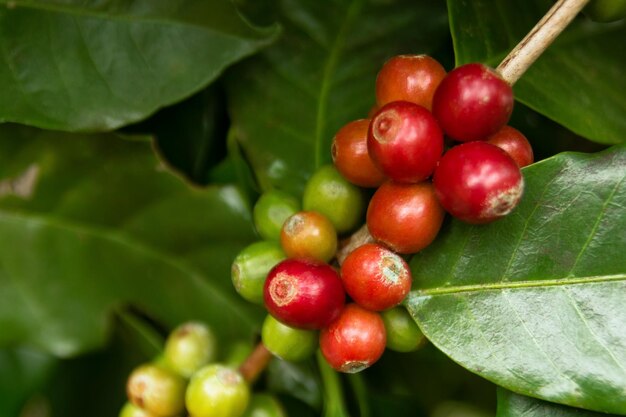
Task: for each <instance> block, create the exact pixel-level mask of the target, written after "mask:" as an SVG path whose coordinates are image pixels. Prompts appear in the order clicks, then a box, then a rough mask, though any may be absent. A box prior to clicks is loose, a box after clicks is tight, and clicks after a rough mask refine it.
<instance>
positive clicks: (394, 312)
mask: <svg viewBox="0 0 626 417" xmlns="http://www.w3.org/2000/svg"><path fill="white" fill-rule="evenodd" d="M380 316H381V317H382V318H383V322H384V323H385V330H386V332H387V348H389V349H391V350H395V351H396V352H412V351H414V350H417V349H418V348H419V347H420V346H422V345H423V344H424V343H425V342H426V338H425V337H424V334H423V333H422V332H421V330H420V329H419V327H417V323H415V320H413V318H412V317H411V315H410V314H409V312H408V311H406V309H405V308H404V307H400V306H398V307H394V308H392V309H390V310H387V311H383V312H382V313H380Z"/></svg>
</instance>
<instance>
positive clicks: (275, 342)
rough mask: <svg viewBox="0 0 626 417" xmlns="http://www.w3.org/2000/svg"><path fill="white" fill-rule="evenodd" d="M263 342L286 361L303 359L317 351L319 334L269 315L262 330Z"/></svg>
mask: <svg viewBox="0 0 626 417" xmlns="http://www.w3.org/2000/svg"><path fill="white" fill-rule="evenodd" d="M261 338H262V340H263V344H264V345H265V347H266V348H267V350H269V351H270V352H272V353H273V354H274V355H275V356H278V357H279V358H281V359H284V360H286V361H294V362H295V361H301V360H303V359H306V358H308V357H309V356H311V355H313V353H315V350H316V349H317V345H318V334H317V332H315V331H313V330H304V329H296V328H295V327H290V326H287V325H286V324H282V323H281V322H279V321H278V320H276V319H275V318H274V317H272V316H271V315H268V316H267V317H266V318H265V321H264V322H263V328H262V330H261Z"/></svg>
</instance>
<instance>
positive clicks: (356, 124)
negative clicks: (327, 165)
mask: <svg viewBox="0 0 626 417" xmlns="http://www.w3.org/2000/svg"><path fill="white" fill-rule="evenodd" d="M376 110H378V109H376ZM369 125H370V119H360V120H355V121H353V122H350V123H348V124H347V125H345V126H343V127H342V128H341V129H339V131H338V132H337V134H336V135H335V137H334V138H333V144H332V147H331V154H332V157H333V162H334V163H335V167H336V168H337V170H338V171H339V172H340V173H341V175H343V177H344V178H345V179H347V180H348V181H350V182H351V183H352V184H355V185H358V186H361V187H378V186H379V185H380V184H382V183H383V182H384V181H385V174H383V173H382V171H381V170H380V169H378V168H377V167H376V165H374V161H372V158H371V157H370V154H369V152H368V151H367V130H368V128H369Z"/></svg>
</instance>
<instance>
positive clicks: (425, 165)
mask: <svg viewBox="0 0 626 417" xmlns="http://www.w3.org/2000/svg"><path fill="white" fill-rule="evenodd" d="M367 149H368V151H369V153H370V156H371V157H372V159H373V160H374V163H375V164H376V166H378V167H379V168H380V169H381V171H383V172H384V173H385V175H386V176H388V177H389V178H391V179H392V180H394V181H397V182H419V181H422V180H424V179H426V178H428V177H429V176H430V174H432V172H433V170H434V169H435V166H437V161H439V158H440V157H441V153H442V152H443V134H442V132H441V129H440V128H439V125H438V124H437V121H436V120H435V118H434V117H433V115H432V114H431V113H430V112H429V111H428V110H427V109H425V108H424V107H422V106H420V105H418V104H415V103H410V102H408V101H394V102H391V103H389V104H386V105H385V106H383V107H382V108H381V109H380V110H379V111H378V112H377V113H376V115H374V117H373V118H372V121H371V123H370V128H369V131H368V134H367Z"/></svg>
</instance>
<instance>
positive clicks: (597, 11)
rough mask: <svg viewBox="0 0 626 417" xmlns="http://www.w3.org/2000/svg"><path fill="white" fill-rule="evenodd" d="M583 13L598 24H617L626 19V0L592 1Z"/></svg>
mask: <svg viewBox="0 0 626 417" xmlns="http://www.w3.org/2000/svg"><path fill="white" fill-rule="evenodd" d="M583 12H584V13H585V14H586V15H587V16H588V17H589V18H590V19H591V20H593V21H596V22H615V21H617V20H621V19H623V18H624V17H626V0H591V1H590V2H589V4H588V5H587V6H586V7H585V8H584V9H583Z"/></svg>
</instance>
